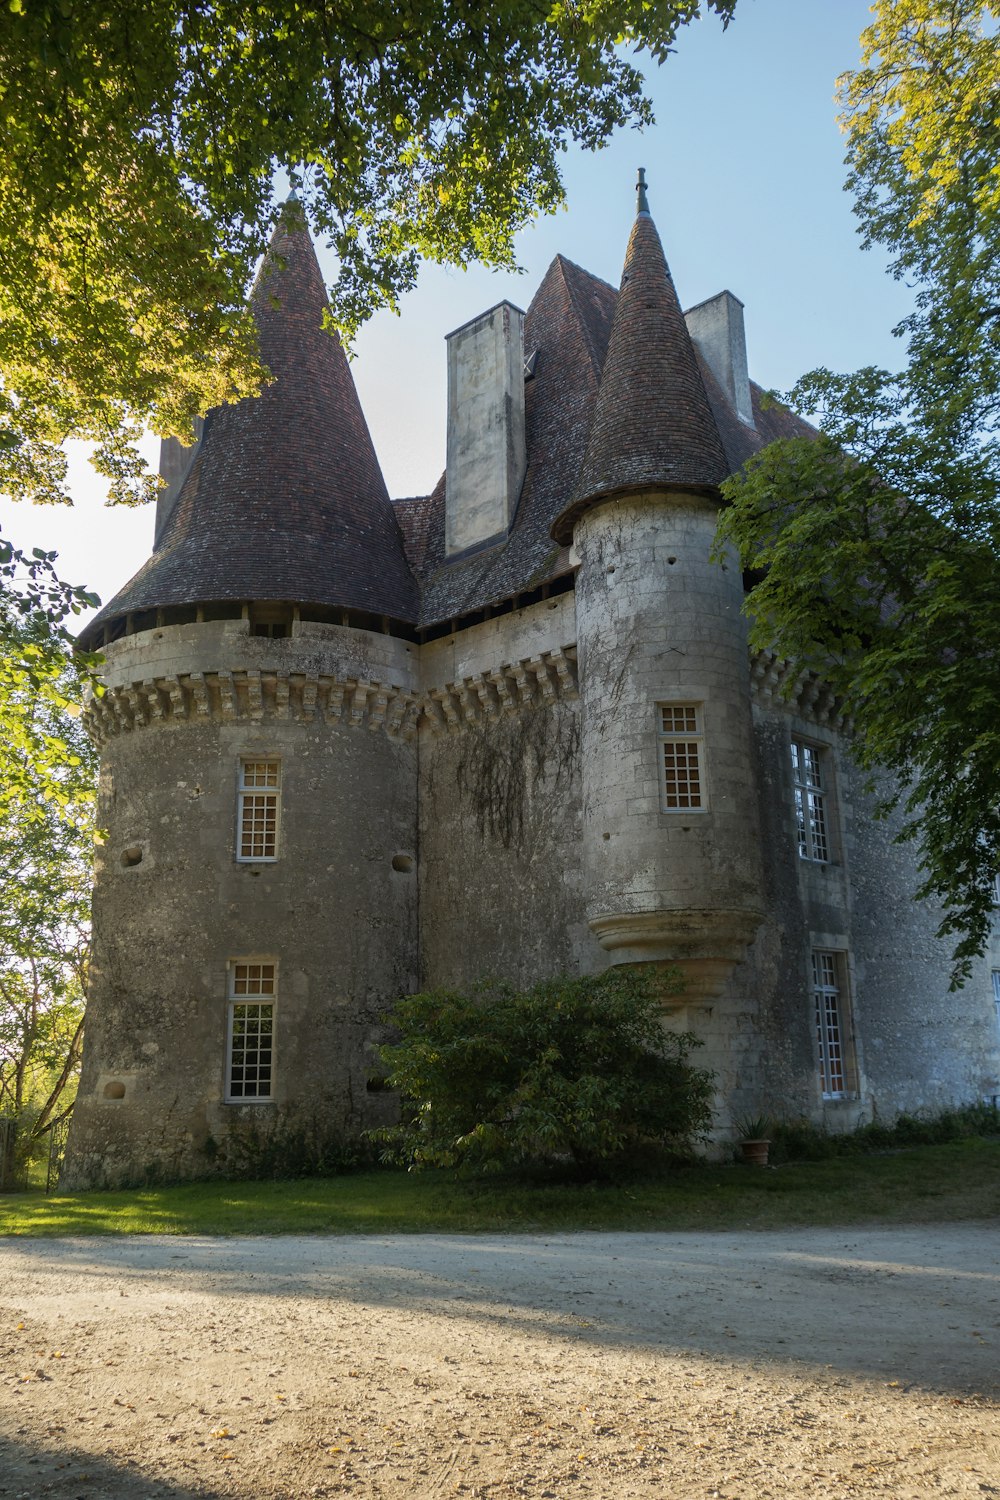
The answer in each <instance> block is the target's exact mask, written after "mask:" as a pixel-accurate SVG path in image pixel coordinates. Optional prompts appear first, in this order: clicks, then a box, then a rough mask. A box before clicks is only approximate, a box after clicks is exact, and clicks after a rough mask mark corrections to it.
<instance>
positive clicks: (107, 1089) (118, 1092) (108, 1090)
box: [104, 1083, 125, 1099]
mask: <svg viewBox="0 0 1000 1500" xmlns="http://www.w3.org/2000/svg"><path fill="white" fill-rule="evenodd" d="M104 1097H105V1099H124V1098H125V1085H124V1084H123V1083H106V1084H105V1085H104Z"/></svg>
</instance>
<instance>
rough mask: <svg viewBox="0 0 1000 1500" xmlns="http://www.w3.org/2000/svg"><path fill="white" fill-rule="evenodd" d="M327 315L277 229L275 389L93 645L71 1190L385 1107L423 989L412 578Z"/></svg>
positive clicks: (217, 437) (201, 483) (195, 477)
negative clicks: (90, 792) (87, 917)
mask: <svg viewBox="0 0 1000 1500" xmlns="http://www.w3.org/2000/svg"><path fill="white" fill-rule="evenodd" d="M324 307H325V297H324V291H323V282H322V277H321V274H320V270H319V267H318V264H317V262H316V258H315V254H314V252H313V249H312V245H311V241H310V240H309V237H308V235H307V234H306V233H305V232H299V231H290V230H289V229H288V228H287V227H285V226H283V225H279V228H278V230H277V232H276V235H275V237H274V241H273V243H272V247H271V252H270V255H269V258H268V260H267V262H266V263H265V267H264V270H263V272H262V275H261V278H260V280H259V283H258V287H257V290H256V293H255V297H254V312H255V316H256V318H257V322H258V327H259V331H260V343H261V352H262V356H263V358H264V361H265V363H266V364H267V365H268V366H269V368H270V369H271V371H272V373H273V375H274V377H275V378H274V381H273V383H272V384H271V385H269V386H268V387H267V388H266V390H265V391H264V392H263V394H262V395H261V396H260V397H258V398H255V399H250V400H245V401H241V402H240V403H239V404H238V405H235V406H232V407H227V408H224V409H221V410H218V411H215V412H212V413H210V414H209V417H208V419H207V421H206V425H205V431H204V435H203V438H202V440H201V443H200V446H199V449H198V452H197V455H196V457H195V458H194V461H193V463H192V464H191V466H190V469H189V471H188V473H187V475H186V477H185V478H184V480H183V484H182V486H181V489H180V492H179V494H178V496H177V498H176V501H175V502H174V504H173V506H172V508H171V509H170V511H169V514H168V515H167V516H166V519H165V521H164V524H163V526H162V528H161V531H160V534H159V536H158V539H157V543H156V547H155V550H154V552H153V555H152V557H151V558H150V560H149V562H148V563H147V564H146V565H145V566H144V567H143V568H142V569H141V570H140V572H139V573H138V574H137V575H136V577H135V578H134V579H132V581H131V582H130V583H129V584H127V585H126V587H125V588H124V589H123V590H122V591H121V593H120V594H119V595H118V596H117V597H116V598H115V599H114V600H112V602H111V603H110V604H109V605H108V606H107V608H106V609H105V610H104V611H103V612H102V614H101V615H100V616H98V618H97V619H96V620H95V621H94V622H93V623H92V624H91V626H90V627H89V628H88V631H87V632H86V635H85V644H88V645H93V646H96V647H98V648H100V649H103V651H104V656H105V665H104V668H103V675H104V683H105V691H104V694H103V696H101V697H99V698H97V699H96V700H95V701H94V702H93V704H92V705H91V707H90V709H89V711H88V718H89V721H90V724H91V727H92V730H93V733H94V735H95V737H96V738H97V740H98V742H99V744H100V745H101V750H102V769H101V783H100V811H99V818H98V821H99V824H100V825H101V826H103V827H104V828H105V829H106V830H107V839H106V842H105V844H104V846H103V848H102V851H101V857H100V859H99V861H98V867H97V876H96V886H95V892H94V931H95V945H94V957H93V965H92V975H91V995H90V1004H89V1007H88V1018H87V1040H86V1043H85V1049H84V1059H83V1072H82V1078H81V1083H80V1090H79V1097H78V1100H77V1105H76V1110H75V1113H74V1118H73V1125H72V1130H71V1134H70V1140H69V1145H68V1150H67V1158H66V1164H65V1170H64V1174H63V1184H64V1186H66V1187H70V1188H77V1187H82V1186H87V1185H96V1184H100V1183H111V1184H114V1183H118V1182H128V1181H136V1180H142V1179H143V1178H144V1177H147V1176H153V1175H159V1176H161V1177H164V1176H165V1177H174V1176H177V1177H180V1176H190V1175H201V1174H204V1173H206V1172H209V1171H211V1170H212V1169H213V1166H214V1165H215V1164H219V1165H225V1164H226V1161H227V1158H228V1160H229V1161H232V1160H233V1159H234V1154H238V1153H239V1151H240V1150H246V1149H247V1143H248V1142H250V1141H256V1142H257V1144H256V1145H255V1146H254V1147H253V1149H254V1150H255V1151H258V1152H259V1151H260V1150H261V1149H263V1150H264V1151H265V1152H266V1151H267V1150H268V1149H278V1146H279V1145H280V1142H281V1141H282V1139H284V1140H285V1142H286V1143H287V1142H288V1141H289V1140H294V1139H300V1140H305V1141H307V1142H311V1143H312V1145H313V1146H314V1147H318V1148H321V1147H322V1145H323V1144H324V1143H328V1142H329V1141H330V1140H332V1139H334V1138H336V1137H338V1136H343V1135H352V1136H353V1135H356V1134H357V1133H358V1132H359V1131H360V1130H361V1129H363V1128H365V1127H366V1126H368V1125H372V1124H377V1123H379V1122H380V1121H381V1120H383V1119H384V1118H385V1112H386V1108H387V1103H386V1100H387V1096H386V1095H385V1094H380V1093H378V1092H372V1091H371V1089H370V1088H369V1085H370V1083H371V1081H372V1078H373V1075H374V1074H376V1073H377V1061H376V1059H375V1057H374V1055H373V1052H372V1040H373V1038H375V1037H377V1035H378V1033H379V1026H380V1015H381V1012H382V1011H383V1010H384V1008H385V1006H386V1005H387V1004H388V1003H389V1002H390V1001H391V1000H392V999H393V998H395V997H396V996H397V995H398V994H400V993H405V992H406V991H408V990H410V989H412V988H413V986H414V983H415V977H416V951H417V933H416V881H415V873H414V856H415V846H416V836H417V835H416V750H415V744H414V718H415V712H414V686H415V667H414V664H413V657H412V654H411V653H412V650H413V647H412V644H411V642H412V636H413V631H412V628H411V622H412V621H413V620H414V619H415V608H416V591H415V586H414V582H413V578H412V575H411V573H410V569H409V566H408V564H407V561H406V557H405V554H404V551H403V545H402V538H401V534H400V531H399V527H398V524H397V522H396V518H395V515H394V513H393V511H392V508H391V506H390V503H389V500H388V496H387V494H386V489H385V485H384V483H383V480H382V475H381V472H380V470H379V466H378V462H377V460H376V457H375V453H374V449H373V447H372V444H371V439H370V437H369V434H368V429H367V427H366V425H365V421H364V417H363V416H362V413H361V408H360V405H359V403H358V398H357V393H356V391H355V389H354V383H353V381H352V379H351V375H350V371H349V369H348V366H347V362H346V359H345V357H344V354H343V351H342V349H341V348H340V346H339V344H338V343H337V341H336V339H335V338H333V337H332V336H331V335H330V334H329V333H328V332H326V331H325V330H324V329H323V327H322V322H323V312H324ZM268 1142H270V1145H268Z"/></svg>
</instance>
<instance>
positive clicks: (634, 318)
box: [552, 210, 729, 542]
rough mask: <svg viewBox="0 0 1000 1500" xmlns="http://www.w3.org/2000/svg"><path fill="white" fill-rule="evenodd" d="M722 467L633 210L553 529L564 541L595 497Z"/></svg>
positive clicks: (657, 258) (695, 368)
mask: <svg viewBox="0 0 1000 1500" xmlns="http://www.w3.org/2000/svg"><path fill="white" fill-rule="evenodd" d="M728 473H729V466H728V464H727V462H726V456H725V453H724V451H723V445H722V439H721V438H720V436H719V431H718V428H717V426H716V423H715V417H714V416H713V413H712V408H711V406H710V404H709V400H708V396H707V395H706V393H705V383H704V381H703V379H702V374H701V369H700V367H699V363H698V359H697V356H696V353H695V349H694V345H693V343H692V342H691V336H690V334H689V333H688V330H687V324H686V323H685V321H684V314H683V313H682V312H681V308H680V303H679V302H678V300H677V294H676V292H675V291H674V284H673V281H672V279H671V276H670V271H669V268H668V266H667V262H666V259H665V257H664V254H663V247H662V246H661V244H660V237H659V235H658V234H657V232H656V226H655V224H654V223H653V220H652V219H651V218H650V216H649V213H648V212H647V211H645V210H641V211H640V212H639V214H638V215H637V216H636V220H635V224H634V226H633V229H632V234H631V237H630V239H629V244H628V251H627V254H626V257H625V269H624V272H623V273H622V283H621V290H620V292H619V294H618V301H617V305H616V307H615V313H614V321H613V323H612V326H611V336H610V340H609V342H608V350H607V355H606V357H605V360H604V369H603V372H602V376H601V387H600V391H599V393H598V397H597V406H596V410H595V412H594V421H593V425H592V426H591V429H590V436H589V439H588V442H587V451H586V455H585V457H584V460H583V465H582V468H581V470H580V476H579V479H578V481H577V485H576V490H575V493H574V495H573V498H572V501H571V503H570V504H569V505H568V506H567V508H566V509H565V510H564V511H562V512H561V514H560V515H559V516H558V517H557V518H556V520H555V521H554V523H553V527H552V535H553V536H554V537H555V538H556V540H557V541H560V542H568V541H570V540H571V539H572V535H573V524H574V521H575V520H576V518H577V517H578V516H579V515H580V514H581V513H582V512H583V511H584V510H586V509H588V508H589V507H590V506H591V505H593V504H594V503H595V502H596V501H597V500H600V499H602V498H603V497H604V496H607V495H613V494H626V493H629V492H635V491H636V490H641V489H651V488H658V489H667V490H678V489H683V490H696V491H706V490H707V491H711V492H714V491H716V490H717V487H718V486H719V485H720V484H721V483H722V481H723V479H725V478H726V476H727V474H728Z"/></svg>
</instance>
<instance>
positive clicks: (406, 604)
mask: <svg viewBox="0 0 1000 1500" xmlns="http://www.w3.org/2000/svg"><path fill="white" fill-rule="evenodd" d="M325 308H326V292H325V290H324V286H323V278H322V273H321V272H320V268H319V264H318V262H317V260H316V254H315V251H314V249H313V246H312V241H311V239H310V237H309V235H308V233H307V232H306V231H305V230H295V231H294V232H289V231H288V229H287V228H286V227H285V226H284V225H283V224H282V223H280V222H279V225H278V228H277V229H276V231H275V234H274V236H273V238H272V241H271V247H270V250H269V252H268V259H267V260H266V261H265V264H264V267H263V269H262V272H261V275H260V277H259V278H258V283H257V286H256V288H255V291H254V296H253V310H254V317H255V319H256V322H257V327H258V331H259V337H260V351H261V356H262V358H263V360H264V363H265V364H266V365H267V366H268V368H269V369H270V370H271V372H272V374H273V375H274V376H275V377H276V378H275V380H274V381H273V382H272V383H271V384H270V385H269V386H267V388H266V389H265V390H264V392H263V393H262V394H261V395H260V396H257V397H253V398H249V399H247V400H244V401H240V402H238V403H236V404H235V405H232V406H225V407H219V408H217V409H216V410H214V411H212V412H211V413H210V414H209V417H208V420H207V422H206V425H205V432H204V435H203V437H202V442H201V446H200V448H199V450H198V453H197V456H196V458H195V460H194V463H193V465H192V467H191V470H190V471H189V473H188V475H187V477H186V479H185V482H184V484H183V486H182V488H181V491H180V494H179V495H178V498H177V501H176V503H175V505H174V507H173V510H172V511H171V513H170V516H169V517H168V519H167V522H166V524H165V526H164V529H163V533H162V536H161V538H160V540H159V542H158V543H157V545H156V547H155V550H154V552H153V555H152V557H151V558H150V559H149V561H148V562H147V563H146V564H145V565H144V567H142V568H141V569H140V570H139V572H138V573H137V574H136V575H135V577H134V578H133V579H132V580H131V582H130V583H128V584H126V586H125V588H124V589H122V590H121V592H120V593H119V594H118V595H116V597H115V598H114V599H112V601H111V603H110V604H108V605H106V606H105V608H104V609H103V610H102V611H101V613H100V614H99V615H98V616H97V618H96V619H95V620H94V621H92V622H91V623H90V625H89V626H88V627H87V630H86V631H85V632H84V634H83V636H82V637H81V639H82V640H84V641H87V640H90V639H96V638H97V632H98V631H99V630H100V627H101V625H102V624H103V623H104V622H105V621H106V620H108V619H111V618H115V617H119V616H121V615H123V614H125V613H127V612H129V611H133V610H145V609H152V608H163V607H166V606H169V605H174V604H190V603H194V602H207V601H210V600H212V601H223V600H262V601H263V600H272V601H278V600H292V601H295V602H297V603H299V604H316V605H325V606H328V605H333V606H340V607H342V608H347V609H356V610H364V611H370V612H371V613H374V614H379V615H388V616H390V617H392V618H394V619H397V620H402V621H408V622H412V621H413V620H414V619H415V618H416V614H417V588H416V583H415V580H414V577H413V574H412V572H411V570H410V566H409V564H408V562H407V560H406V554H405V550H404V545H403V536H402V532H401V530H400V527H399V522H398V520H397V518H396V514H395V512H394V510H393V508H392V505H391V502H390V500H389V496H388V492H387V490H386V487H385V481H384V480H383V478H382V472H381V469H380V468H379V464H378V459H377V458H376V456H375V449H374V447H373V446H372V441H371V437H370V435H369V432H368V426H367V423H366V422H365V418H364V414H363V413H362V410H361V404H360V402H359V400H358V394H357V391H356V390H355V386H354V381H353V379H352V377H351V373H350V370H349V368H348V364H347V360H346V358H345V356H344V352H343V349H342V348H341V346H340V344H339V342H338V340H337V339H336V338H335V337H334V336H333V335H332V334H330V333H328V332H327V331H326V330H324V328H323V313H324V310H325Z"/></svg>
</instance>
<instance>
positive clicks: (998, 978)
mask: <svg viewBox="0 0 1000 1500" xmlns="http://www.w3.org/2000/svg"><path fill="white" fill-rule="evenodd" d="M993 1004H994V1005H995V1006H996V1008H997V1027H998V1029H1000V969H994V970H993Z"/></svg>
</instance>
